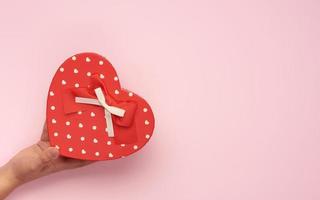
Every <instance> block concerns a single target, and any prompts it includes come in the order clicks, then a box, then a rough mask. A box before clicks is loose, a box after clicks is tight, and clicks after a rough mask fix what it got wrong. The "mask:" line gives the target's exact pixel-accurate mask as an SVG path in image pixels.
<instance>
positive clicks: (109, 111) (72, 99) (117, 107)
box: [63, 75, 137, 144]
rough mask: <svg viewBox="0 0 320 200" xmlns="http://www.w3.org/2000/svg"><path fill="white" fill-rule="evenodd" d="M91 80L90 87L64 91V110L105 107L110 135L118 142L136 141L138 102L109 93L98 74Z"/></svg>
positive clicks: (76, 110) (74, 110) (72, 110)
mask: <svg viewBox="0 0 320 200" xmlns="http://www.w3.org/2000/svg"><path fill="white" fill-rule="evenodd" d="M90 82H91V83H90V84H89V85H88V87H82V88H68V89H66V90H65V91H64V97H63V102H64V112H65V113H66V114H71V113H76V112H78V111H84V112H85V111H87V110H90V109H92V106H100V107H103V109H104V114H105V119H106V127H107V128H106V131H107V134H108V136H109V137H114V138H115V141H116V142H118V143H127V144H128V143H134V142H135V141H136V139H137V136H136V134H135V133H136V127H135V123H133V120H134V115H135V111H136V107H137V106H136V103H135V102H133V101H127V100H121V99H116V98H115V96H113V97H112V96H111V95H109V94H110V93H109V92H108V88H107V87H106V86H105V85H104V83H103V82H102V80H101V79H100V78H99V76H98V75H92V76H91V80H90ZM115 130H116V131H115Z"/></svg>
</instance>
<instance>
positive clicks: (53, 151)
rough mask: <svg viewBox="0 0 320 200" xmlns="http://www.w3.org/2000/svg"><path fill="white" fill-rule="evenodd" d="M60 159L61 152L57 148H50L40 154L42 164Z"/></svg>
mask: <svg viewBox="0 0 320 200" xmlns="http://www.w3.org/2000/svg"><path fill="white" fill-rule="evenodd" d="M58 157H59V150H58V149H57V148H55V147H48V148H47V149H45V150H43V151H42V152H41V154H40V159H41V161H42V163H48V162H50V161H52V160H55V159H57V158H58Z"/></svg>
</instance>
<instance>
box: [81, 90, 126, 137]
mask: <svg viewBox="0 0 320 200" xmlns="http://www.w3.org/2000/svg"><path fill="white" fill-rule="evenodd" d="M94 92H95V93H96V95H97V98H98V100H96V99H92V98H85V97H76V98H75V102H76V103H83V104H91V105H98V106H102V107H104V114H105V118H106V124H107V133H108V136H109V137H114V130H113V123H112V117H111V114H113V115H116V116H119V117H123V116H124V114H125V112H126V111H125V110H124V109H121V108H118V107H115V106H110V105H108V104H107V103H106V99H105V97H104V94H103V92H102V89H101V88H100V87H99V88H96V89H95V90H94Z"/></svg>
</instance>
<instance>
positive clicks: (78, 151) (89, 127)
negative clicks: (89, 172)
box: [47, 53, 154, 160]
mask: <svg viewBox="0 0 320 200" xmlns="http://www.w3.org/2000/svg"><path fill="white" fill-rule="evenodd" d="M97 88H100V89H101V91H102V94H103V95H102V96H104V98H105V103H107V106H113V107H116V108H119V109H122V110H123V111H124V115H123V116H116V115H113V114H110V113H109V115H110V116H111V118H109V120H111V124H112V126H113V129H112V130H113V131H110V130H111V129H110V128H111V127H112V126H108V122H107V121H106V119H107V113H108V112H107V111H106V110H107V109H106V107H103V106H102V104H96V105H93V104H84V103H79V102H77V101H76V99H77V98H79V97H80V98H90V99H93V100H95V101H97V100H98V95H97V93H95V91H96V90H95V89H97ZM100 103H101V102H100ZM109 122H110V121H109ZM47 129H48V134H49V139H50V144H51V146H55V147H57V148H58V149H59V151H60V154H61V155H63V156H66V157H70V158H76V159H82V160H111V159H117V158H122V157H125V156H128V155H130V154H132V153H134V152H136V151H138V150H139V149H141V148H142V147H143V146H144V145H145V144H146V143H147V142H148V141H149V139H150V137H151V136H152V133H153V129H154V116H153V113H152V110H151V107H150V106H149V104H148V103H147V102H146V101H145V100H144V99H143V98H141V97H140V96H138V95H137V94H135V93H133V92H130V91H128V90H125V89H122V88H121V86H120V81H119V78H118V76H117V73H116V71H115V69H114V68H113V66H112V65H111V63H110V62H109V61H108V60H107V59H106V58H104V57H103V56H101V55H98V54H95V53H81V54H77V55H74V56H72V57H70V58H68V59H67V60H66V61H65V62H64V63H63V64H62V65H61V66H60V67H59V69H58V70H57V72H56V74H55V76H54V77H53V80H52V82H51V85H50V89H49V92H48V100H47ZM111 132H113V133H114V134H113V135H110V133H111Z"/></svg>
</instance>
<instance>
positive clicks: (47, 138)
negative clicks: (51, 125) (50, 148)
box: [41, 122, 49, 141]
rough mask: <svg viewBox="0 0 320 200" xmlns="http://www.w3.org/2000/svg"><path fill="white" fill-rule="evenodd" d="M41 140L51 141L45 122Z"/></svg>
mask: <svg viewBox="0 0 320 200" xmlns="http://www.w3.org/2000/svg"><path fill="white" fill-rule="evenodd" d="M41 141H49V136H48V130H47V123H46V122H45V123H44V125H43V129H42V134H41Z"/></svg>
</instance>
